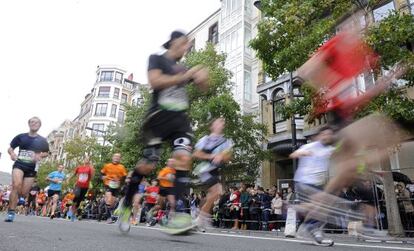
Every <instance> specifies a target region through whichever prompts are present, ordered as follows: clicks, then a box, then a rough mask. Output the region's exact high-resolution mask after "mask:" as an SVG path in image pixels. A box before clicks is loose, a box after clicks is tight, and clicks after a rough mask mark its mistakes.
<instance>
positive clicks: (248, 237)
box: [49, 219, 414, 251]
mask: <svg viewBox="0 0 414 251" xmlns="http://www.w3.org/2000/svg"><path fill="white" fill-rule="evenodd" d="M56 220H61V221H66V222H68V223H71V222H70V221H68V220H64V219H56ZM49 222H52V221H49ZM80 222H82V223H89V224H99V225H105V226H112V227H113V226H114V225H116V223H114V224H105V223H100V222H95V221H80ZM131 227H132V228H138V229H146V230H157V231H159V230H161V228H159V227H146V226H131ZM194 234H200V235H211V236H219V237H231V238H241V239H256V240H268V241H284V242H294V243H305V244H312V242H311V241H305V240H298V239H285V238H280V237H260V236H247V235H235V234H223V233H201V232H195V233H194ZM334 246H343V247H356V248H374V249H375V248H377V249H390V250H411V251H414V248H408V247H396V246H379V245H364V244H352V243H338V242H335V244H334Z"/></svg>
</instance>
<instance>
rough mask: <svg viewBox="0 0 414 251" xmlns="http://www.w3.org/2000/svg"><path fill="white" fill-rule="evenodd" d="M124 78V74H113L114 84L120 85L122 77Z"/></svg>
mask: <svg viewBox="0 0 414 251" xmlns="http://www.w3.org/2000/svg"><path fill="white" fill-rule="evenodd" d="M123 76H124V74H122V73H120V72H118V71H117V72H116V73H115V82H118V83H121V84H122V77H123Z"/></svg>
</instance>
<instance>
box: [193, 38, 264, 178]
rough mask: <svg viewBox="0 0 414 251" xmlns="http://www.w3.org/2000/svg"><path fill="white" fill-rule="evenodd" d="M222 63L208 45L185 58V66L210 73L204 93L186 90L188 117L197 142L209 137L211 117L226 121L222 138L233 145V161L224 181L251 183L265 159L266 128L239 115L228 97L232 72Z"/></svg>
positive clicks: (222, 59)
mask: <svg viewBox="0 0 414 251" xmlns="http://www.w3.org/2000/svg"><path fill="white" fill-rule="evenodd" d="M224 62H225V56H224V55H221V54H218V53H217V52H216V51H215V49H214V46H213V45H211V44H208V45H207V46H206V47H205V49H203V50H200V51H196V52H193V53H191V54H189V55H188V56H187V57H186V59H185V64H186V65H187V66H189V67H192V66H195V65H197V64H202V65H205V66H206V67H208V69H209V72H210V88H209V90H208V91H207V92H206V93H201V92H200V91H199V90H198V89H196V88H194V86H190V87H189V89H190V90H189V93H190V100H191V108H190V111H189V114H190V118H191V120H192V123H193V125H195V132H194V134H195V137H196V139H200V138H201V137H202V136H204V135H206V134H209V123H210V121H211V120H212V119H213V118H216V117H220V116H221V117H224V118H225V119H226V129H225V135H226V136H227V137H228V138H230V139H232V140H233V142H234V158H233V160H232V162H231V164H229V165H228V166H227V167H226V168H225V170H223V177H224V180H225V182H231V181H238V180H244V181H249V182H252V181H254V180H255V179H256V177H257V175H258V170H259V167H260V164H261V162H262V161H263V160H264V159H265V158H266V157H268V153H267V152H266V151H263V150H262V148H261V142H263V141H264V140H265V135H266V127H265V126H264V125H263V124H260V123H257V122H256V121H255V116H254V115H243V114H242V113H241V112H240V106H239V105H238V104H237V102H236V101H235V100H234V98H233V96H232V94H231V85H230V83H229V81H228V80H229V78H230V77H231V73H230V72H229V71H227V70H226V69H225V68H224Z"/></svg>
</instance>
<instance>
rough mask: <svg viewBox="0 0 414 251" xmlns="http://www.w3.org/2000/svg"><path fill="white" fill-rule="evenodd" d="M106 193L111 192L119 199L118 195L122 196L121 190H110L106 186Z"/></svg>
mask: <svg viewBox="0 0 414 251" xmlns="http://www.w3.org/2000/svg"><path fill="white" fill-rule="evenodd" d="M105 191H106V192H110V193H111V194H112V196H114V197H118V195H120V194H121V188H110V187H109V186H105Z"/></svg>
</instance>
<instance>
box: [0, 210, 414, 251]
mask: <svg viewBox="0 0 414 251" xmlns="http://www.w3.org/2000/svg"><path fill="white" fill-rule="evenodd" d="M3 219H4V215H0V220H1V221H0V250H1V251H26V250H28V251H29V250H30V251H38V250H39V251H48V250H58V251H66V250H68V251H69V250H70V251H84V250H85V251H86V250H111V251H113V250H157V251H169V250H186V251H190V250H197V251H203V250H237V251H241V250H272V251H277V250H300V251H314V250H327V249H331V250H370V251H371V250H372V251H374V250H396V251H397V250H413V251H414V245H411V244H388V243H366V242H362V241H356V240H354V239H352V238H344V237H336V238H334V240H335V246H334V247H330V248H327V247H318V246H314V245H312V244H310V243H309V242H306V241H301V240H297V239H287V238H284V237H282V236H279V237H278V236H276V235H275V234H273V233H248V232H238V233H236V232H234V233H233V232H222V231H219V230H213V231H210V232H208V233H194V234H192V235H188V236H169V235H166V234H164V233H162V232H160V231H159V230H157V229H156V228H147V227H144V226H138V227H133V228H132V229H131V232H130V233H129V234H128V235H121V234H120V233H119V232H118V228H117V225H116V224H111V225H108V224H105V223H98V222H95V221H77V222H70V221H66V220H61V219H55V220H50V219H48V218H41V217H33V216H17V219H16V221H15V222H14V223H6V222H3Z"/></svg>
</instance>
